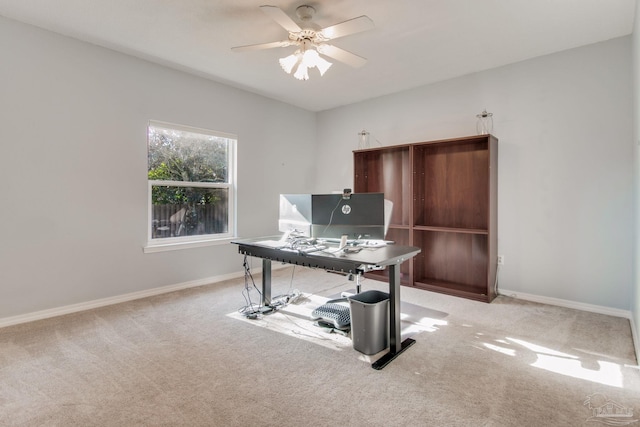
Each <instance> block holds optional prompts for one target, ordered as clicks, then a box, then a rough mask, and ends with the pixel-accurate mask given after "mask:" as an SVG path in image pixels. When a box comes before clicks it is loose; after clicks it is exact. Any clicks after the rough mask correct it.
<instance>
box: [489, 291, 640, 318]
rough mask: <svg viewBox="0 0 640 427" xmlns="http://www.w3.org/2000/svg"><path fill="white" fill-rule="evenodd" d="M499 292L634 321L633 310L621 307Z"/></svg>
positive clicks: (520, 293)
mask: <svg viewBox="0 0 640 427" xmlns="http://www.w3.org/2000/svg"><path fill="white" fill-rule="evenodd" d="M498 293H499V294H500V295H504V296H506V297H512V298H518V299H522V300H525V301H532V302H539V303H542V304H549V305H557V306H559V307H566V308H574V309H576V310H582V311H590V312H592V313H598V314H606V315H609V316H615V317H623V318H625V319H629V321H630V322H631V323H633V321H632V320H633V316H632V315H631V311H629V310H622V309H619V308H611V307H605V306H602V305H595V304H586V303H583V302H577V301H570V300H566V299H560V298H551V297H545V296H541V295H533V294H527V293H524V292H518V291H512V290H509V289H499V290H498Z"/></svg>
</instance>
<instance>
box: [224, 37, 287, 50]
mask: <svg viewBox="0 0 640 427" xmlns="http://www.w3.org/2000/svg"><path fill="white" fill-rule="evenodd" d="M292 44H294V43H292V42H291V41H290V40H282V41H279V42H271V43H258V44H249V45H246V46H236V47H232V48H231V50H232V51H234V52H248V51H251V50H262V49H272V48H274V47H287V46H291V45H292Z"/></svg>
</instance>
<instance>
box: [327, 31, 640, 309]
mask: <svg viewBox="0 0 640 427" xmlns="http://www.w3.org/2000/svg"><path fill="white" fill-rule="evenodd" d="M631 82H632V76H631V38H630V37H624V38H619V39H614V40H610V41H607V42H604V43H599V44H595V45H591V46H586V47H583V48H578V49H572V50H569V51H565V52H561V53H558V54H553V55H548V56H544V57H540V58H537V59H533V60H529V61H525V62H521V63H516V64H512V65H509V66H505V67H501V68H497V69H493V70H489V71H486V72H482V73H476V74H473V75H468V76H464V77H460V78H457V79H453V80H449V81H445V82H442V83H438V84H433V85H429V86H425V87H422V88H419V89H416V90H411V91H406V92H402V93H397V94H393V95H390V96H385V97H381V98H377V99H374V100H370V101H366V102H362V103H358V104H354V105H350V106H345V107H341V108H337V109H334V110H329V111H325V112H322V113H319V114H318V144H319V150H318V158H317V159H318V164H319V165H320V168H319V169H318V171H317V173H316V191H322V190H326V189H334V188H343V187H348V186H351V185H352V183H353V160H352V159H353V156H352V153H351V151H352V150H354V149H356V148H357V135H356V134H357V133H358V132H359V131H361V130H362V129H366V130H367V131H369V132H370V134H371V137H370V139H371V145H372V146H375V145H378V143H379V144H381V145H395V144H400V143H407V142H419V141H429V140H434V139H441V138H451V137H456V136H465V135H473V134H475V133H476V127H475V124H476V117H475V115H476V114H478V113H480V112H481V111H482V110H483V109H485V108H486V109H487V111H489V112H492V113H493V114H494V131H493V134H495V135H496V136H497V137H498V138H499V141H500V142H499V166H498V170H499V179H498V181H499V188H498V200H499V202H498V205H499V206H498V230H499V232H498V251H499V254H502V255H504V257H505V265H504V266H503V268H502V269H501V271H500V275H499V287H500V289H509V290H512V291H516V292H521V293H526V294H532V295H537V296H544V297H549V298H558V299H564V300H571V301H576V302H581V303H586V304H594V305H598V306H605V307H611V308H616V309H623V310H630V309H631V306H630V305H631V304H630V295H631V292H632V289H631V288H632V283H633V277H632V276H633V272H632V270H633V267H632V265H633V256H632V249H633V237H632V236H633V233H632V230H633V229H634V220H633V214H632V211H633V189H632V187H633V185H632V183H633V160H632V159H633V156H632V155H633V143H632V140H633V124H632V113H631V109H632V95H631V93H632V86H631ZM329 166H330V168H329Z"/></svg>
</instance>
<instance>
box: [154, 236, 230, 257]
mask: <svg viewBox="0 0 640 427" xmlns="http://www.w3.org/2000/svg"><path fill="white" fill-rule="evenodd" d="M231 241H233V237H227V238H224V239H211V240H198V241H190V242H172V243H161V244H147V245H146V246H144V247H143V248H142V251H143V252H144V253H145V254H152V253H155V252H166V251H177V250H180V249H191V248H202V247H206V246H218V245H224V244H227V243H230V242H231Z"/></svg>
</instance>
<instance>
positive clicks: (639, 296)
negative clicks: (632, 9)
mask: <svg viewBox="0 0 640 427" xmlns="http://www.w3.org/2000/svg"><path fill="white" fill-rule="evenodd" d="M632 50H633V53H632V59H633V130H634V132H633V141H634V156H633V159H634V176H633V182H634V195H635V205H634V211H633V214H634V225H635V233H634V236H635V242H634V243H635V244H634V252H633V260H634V263H633V266H634V286H633V292H632V297H631V300H632V304H633V306H632V313H633V321H634V324H633V326H634V328H633V331H634V342H635V345H636V357H638V358H640V352H639V351H638V350H640V341H639V338H640V337H638V332H640V0H636V13H635V21H634V25H633V38H632Z"/></svg>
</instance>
